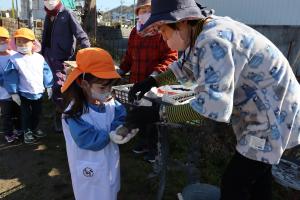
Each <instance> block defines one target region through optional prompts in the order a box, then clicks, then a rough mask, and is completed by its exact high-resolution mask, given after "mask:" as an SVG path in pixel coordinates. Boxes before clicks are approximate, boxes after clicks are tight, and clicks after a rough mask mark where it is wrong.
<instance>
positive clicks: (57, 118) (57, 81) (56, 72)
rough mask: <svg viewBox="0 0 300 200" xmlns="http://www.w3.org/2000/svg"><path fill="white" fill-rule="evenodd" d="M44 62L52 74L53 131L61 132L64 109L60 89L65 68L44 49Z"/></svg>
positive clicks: (61, 62) (63, 80)
mask: <svg viewBox="0 0 300 200" xmlns="http://www.w3.org/2000/svg"><path fill="white" fill-rule="evenodd" d="M45 60H46V62H47V63H48V64H49V66H50V69H51V71H52V73H53V79H54V84H53V86H52V91H53V94H52V101H53V103H54V105H55V113H54V115H53V121H54V129H55V131H57V132H61V131H62V126H61V113H62V112H63V111H64V109H65V105H64V102H63V97H62V93H61V87H62V85H63V83H64V82H65V80H66V67H65V65H64V64H63V60H62V61H60V60H56V59H54V58H52V57H51V55H50V54H49V50H48V49H46V52H45Z"/></svg>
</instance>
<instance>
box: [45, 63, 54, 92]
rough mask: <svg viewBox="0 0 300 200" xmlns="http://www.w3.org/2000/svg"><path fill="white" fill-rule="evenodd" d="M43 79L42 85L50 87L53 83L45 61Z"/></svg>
mask: <svg viewBox="0 0 300 200" xmlns="http://www.w3.org/2000/svg"><path fill="white" fill-rule="evenodd" d="M43 80H44V87H45V88H51V87H52V85H53V81H54V80H53V74H52V71H51V69H50V67H49V65H48V63H47V62H44V69H43Z"/></svg>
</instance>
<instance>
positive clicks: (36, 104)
mask: <svg viewBox="0 0 300 200" xmlns="http://www.w3.org/2000/svg"><path fill="white" fill-rule="evenodd" d="M41 114H42V98H40V99H38V100H30V99H27V98H25V97H22V96H21V116H22V129H23V131H24V132H27V131H29V130H31V131H35V130H37V129H38V125H39V122H40V117H41Z"/></svg>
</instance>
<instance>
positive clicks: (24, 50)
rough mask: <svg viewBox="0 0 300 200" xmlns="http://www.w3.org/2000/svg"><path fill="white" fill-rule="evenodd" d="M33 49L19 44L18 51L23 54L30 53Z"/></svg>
mask: <svg viewBox="0 0 300 200" xmlns="http://www.w3.org/2000/svg"><path fill="white" fill-rule="evenodd" d="M31 51H32V49H31V48H29V47H19V46H17V52H19V53H21V54H29V53H30V52H31Z"/></svg>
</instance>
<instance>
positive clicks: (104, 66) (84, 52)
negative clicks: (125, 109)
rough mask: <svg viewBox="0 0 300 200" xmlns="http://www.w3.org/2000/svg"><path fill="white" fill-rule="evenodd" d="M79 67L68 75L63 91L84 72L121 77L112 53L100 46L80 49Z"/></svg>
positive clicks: (106, 77) (105, 76)
mask: <svg viewBox="0 0 300 200" xmlns="http://www.w3.org/2000/svg"><path fill="white" fill-rule="evenodd" d="M76 64H77V67H76V68H74V69H73V71H72V72H71V73H70V74H69V75H68V77H67V80H66V81H65V82H64V84H63V86H62V88H61V92H62V93H63V92H65V91H66V90H67V89H68V88H69V87H70V85H71V84H72V83H73V81H74V80H76V79H77V77H78V76H80V75H81V74H83V73H89V74H92V75H94V76H96V77H98V78H102V79H117V78H121V77H120V75H119V74H118V73H117V72H116V69H115V65H114V61H113V59H112V57H111V55H110V54H109V53H108V52H107V51H105V50H103V49H100V48H86V49H81V50H79V51H78V53H77V55H76Z"/></svg>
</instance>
